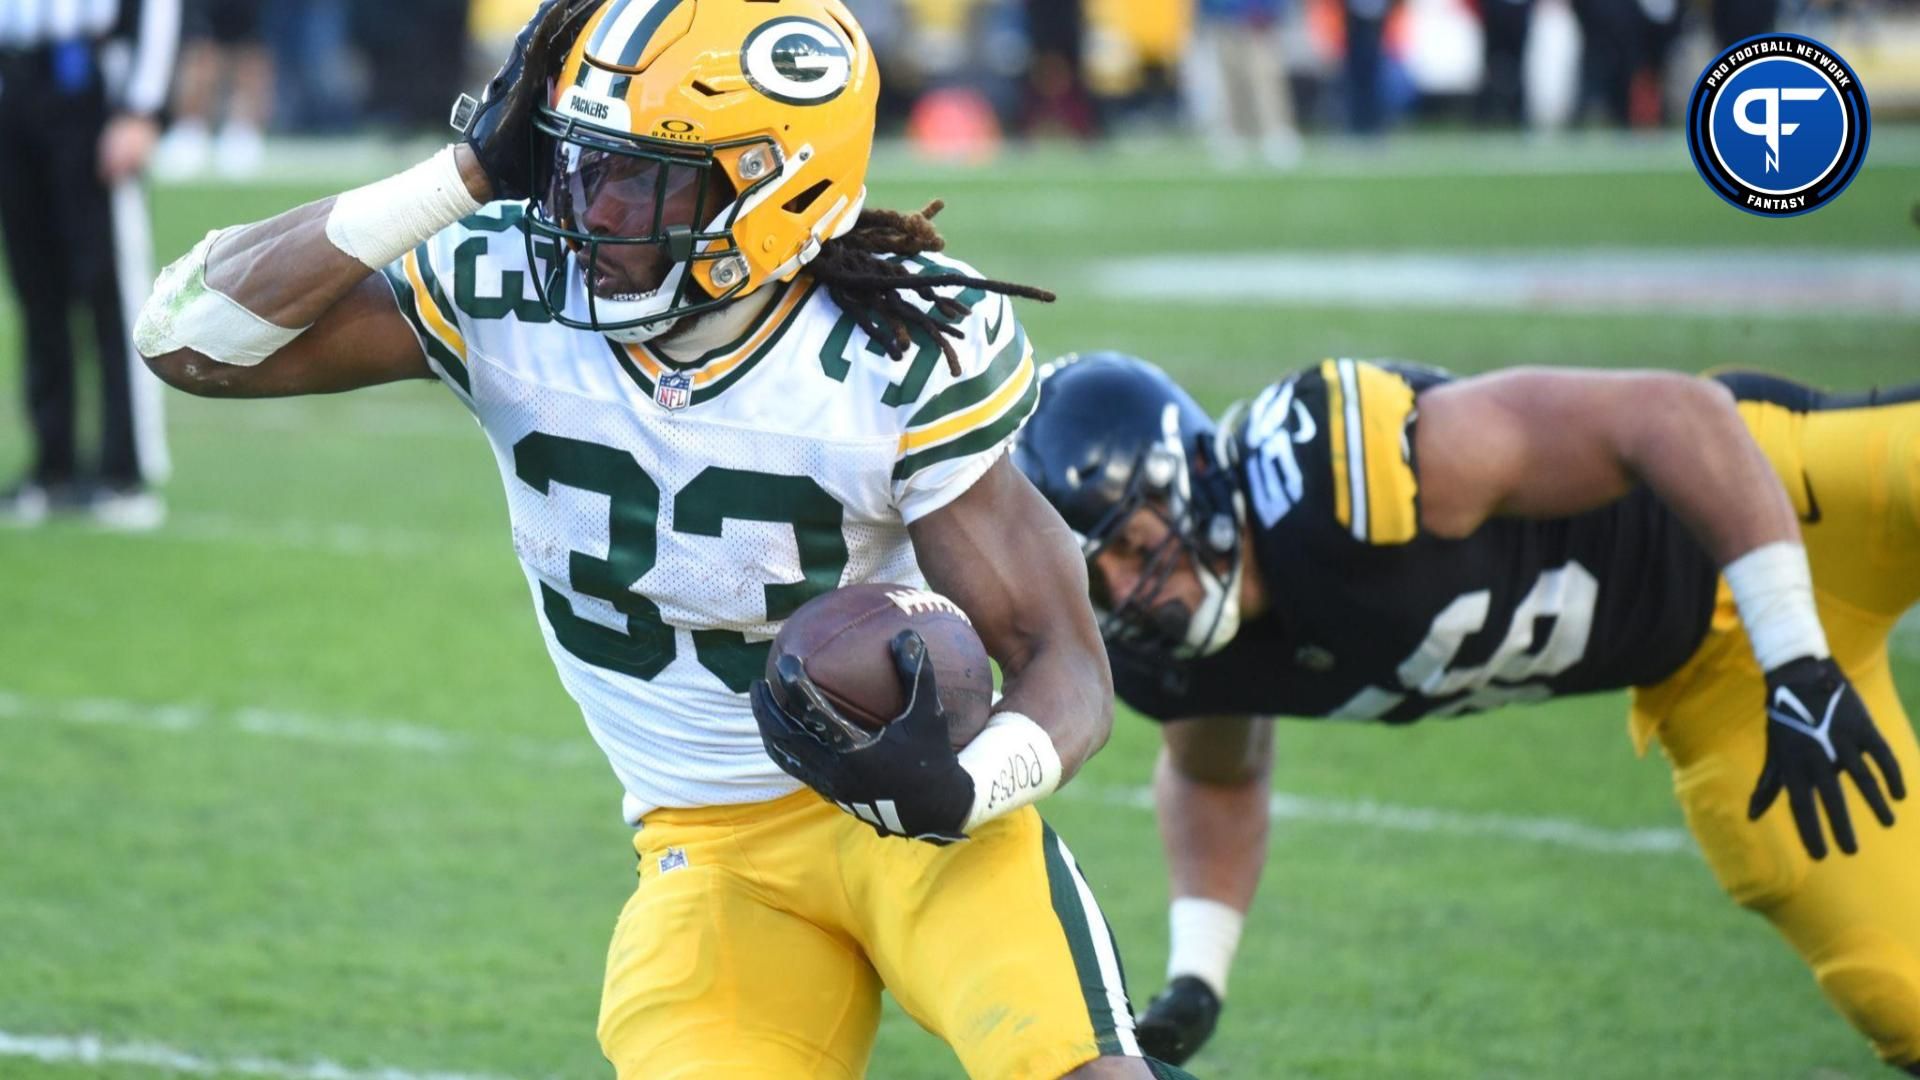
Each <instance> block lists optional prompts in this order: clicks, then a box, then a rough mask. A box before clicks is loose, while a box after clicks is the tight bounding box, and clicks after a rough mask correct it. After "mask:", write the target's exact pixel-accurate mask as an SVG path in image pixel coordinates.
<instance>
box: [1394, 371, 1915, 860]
mask: <svg viewBox="0 0 1920 1080" xmlns="http://www.w3.org/2000/svg"><path fill="white" fill-rule="evenodd" d="M1418 406H1419V422H1418V424H1417V425H1416V426H1415V429H1414V456H1415V461H1416V466H1417V468H1418V470H1419V477H1418V479H1419V484H1420V523H1421V525H1422V527H1423V528H1425V529H1426V530H1427V531H1429V532H1432V533H1435V534H1437V535H1440V536H1448V537H1462V536H1466V535H1467V534H1469V533H1471V532H1473V531H1474V530H1475V529H1477V528H1479V527H1480V525H1481V524H1482V523H1484V522H1485V521H1486V520H1487V519H1489V518H1491V517H1495V516H1501V515H1509V516H1518V517H1560V516H1564V515H1569V514H1576V513H1580V512H1582V511H1585V510H1590V509H1593V508H1595V507H1599V506H1602V505H1604V504H1606V503H1608V502H1611V501H1613V500H1614V499H1617V498H1620V497H1621V496H1623V495H1625V494H1627V492H1628V491H1630V490H1632V488H1633V487H1634V486H1635V485H1637V484H1645V485H1646V486H1647V487H1648V488H1650V489H1652V490H1653V492H1654V493H1655V494H1656V495H1658V496H1659V497H1660V499H1661V500H1662V501H1663V502H1664V503H1666V505H1667V506H1668V507H1670V508H1671V509H1672V510H1673V511H1674V513H1676V514H1677V515H1679V517H1680V519H1681V520H1682V521H1683V522H1685V523H1686V525H1687V527H1688V529H1689V530H1690V531H1691V532H1692V533H1693V535H1694V536H1695V537H1696V538H1697V539H1698V540H1699V541H1700V544H1701V545H1702V546H1703V547H1704V548H1705V549H1706V550H1707V552H1708V554H1710V555H1711V556H1712V557H1713V559H1714V560H1715V561H1716V562H1717V563H1718V564H1719V565H1720V567H1721V569H1722V573H1723V574H1724V575H1725V576H1726V580H1727V584H1728V586H1729V588H1730V589H1731V590H1732V592H1733V596H1734V599H1735V601H1737V602H1738V604H1739V606H1740V618H1741V622H1742V623H1743V624H1744V625H1745V627H1746V630H1747V635H1748V637H1749V638H1750V639H1751V640H1752V644H1753V651H1754V655H1755V657H1756V658H1757V659H1758V660H1759V662H1760V667H1761V670H1763V671H1765V672H1766V675H1767V700H1766V702H1765V708H1766V716H1767V719H1768V723H1767V725H1766V727H1767V758H1766V765H1765V768H1764V770H1763V771H1762V773H1761V775H1760V780H1759V783H1758V785H1756V787H1755V788H1754V793H1753V799H1752V801H1751V804H1750V805H1749V807H1748V815H1749V816H1750V817H1752V818H1756V819H1757V818H1759V817H1760V816H1761V815H1762V814H1764V813H1765V812H1766V811H1767V809H1768V808H1769V807H1771V806H1772V805H1773V803H1774V802H1775V801H1776V800H1777V799H1778V798H1779V796H1780V795H1781V794H1782V793H1783V792H1784V793H1785V794H1786V796H1787V802H1788V805H1789V806H1790V807H1791V808H1792V811H1793V817H1794V822H1795V825H1796V826H1797V827H1798V829H1799V831H1800V838H1801V842H1802V843H1803V844H1804V845H1805V846H1806V849H1807V853H1808V854H1809V855H1811V856H1812V857H1814V858H1816V859H1819V858H1824V857H1825V856H1826V853H1827V843H1826V837H1825V833H1824V831H1823V828H1822V823H1821V811H1822V810H1824V811H1825V815H1826V818H1827V824H1828V825H1829V826H1830V827H1831V829H1832V832H1833V838H1834V841H1835V843H1837V844H1838V845H1839V847H1840V849H1841V850H1842V851H1844V852H1846V853H1848V854H1852V853H1853V852H1854V851H1855V850H1857V844H1856V842H1855V839H1854V833H1853V824H1852V820H1851V817H1850V815H1849V812H1848V810H1847V805H1846V799H1845V796H1844V793H1843V791H1842V789H1841V781H1840V777H1841V776H1842V775H1843V774H1844V775H1846V776H1849V777H1851V778H1852V779H1853V781H1854V784H1855V785H1856V786H1857V787H1858V788H1859V790H1860V794H1861V797H1862V798H1863V799H1864V800H1865V802H1866V803H1867V805H1868V807H1869V808H1870V809H1871V810H1872V811H1873V814H1874V816H1875V817H1876V818H1877V819H1879V821H1880V823H1881V824H1882V825H1892V824H1893V810H1892V808H1891V806H1890V805H1889V803H1888V799H1887V796H1889V795H1890V796H1891V797H1892V798H1893V799H1896V800H1897V799H1901V798H1904V797H1905V794H1906V788H1905V784H1904V781H1903V778H1902V777H1901V775H1900V768H1899V765H1898V763H1897V762H1896V761H1895V760H1894V757H1893V753H1892V751H1891V750H1890V749H1888V747H1887V744H1886V741H1885V740H1884V739H1882V738H1881V736H1880V733H1879V731H1878V730H1877V729H1876V728H1875V727H1874V723H1873V718H1872V717H1871V716H1869V715H1868V713H1867V710H1866V707H1865V705H1864V704H1862V703H1861V701H1860V698H1859V695H1857V694H1856V693H1854V691H1853V687H1852V686H1851V685H1850V684H1849V683H1848V682H1847V678H1846V676H1845V674H1844V673H1842V672H1841V671H1840V669H1839V667H1838V665H1836V664H1835V663H1834V662H1833V659H1832V654H1831V652H1830V651H1829V650H1828V647H1827V639H1826V633H1825V631H1824V630H1823V629H1822V628H1821V625H1820V618H1819V613H1818V610H1817V609H1816V607H1815V604H1814V595H1813V576H1812V573H1811V571H1810V570H1809V567H1808V564H1807V554H1806V549H1805V547H1804V546H1803V545H1802V544H1801V540H1800V526H1799V522H1798V520H1797V519H1796V517H1795V516H1794V511H1793V504H1792V502H1791V501H1790V500H1789V499H1788V498H1787V494H1786V491H1785V489H1783V488H1782V487H1781V486H1780V481H1779V479H1778V478H1777V476H1776V475H1775V473H1774V471H1773V466H1772V465H1771V464H1769V463H1768V461H1767V458H1766V455H1765V454H1764V453H1763V452H1762V451H1761V449H1760V447H1759V446H1758V445H1757V444H1756V443H1755V442H1754V441H1753V439H1752V437H1751V436H1750V435H1749V434H1748V432H1747V428H1746V424H1745V423H1744V422H1743V421H1742V420H1741V419H1740V415H1739V413H1738V411H1737V410H1736V409H1735V407H1734V401H1733V396H1732V395H1731V394H1730V393H1728V392H1727V390H1726V389H1725V388H1724V387H1722V386H1720V385H1719V384H1717V383H1713V382H1709V381H1707V380H1704V379H1696V378H1690V377H1687V376H1682V375H1674V374H1668V373H1664V372H1618V373H1614V372H1591V371H1564V370H1557V371H1549V370H1535V369H1520V370H1516V371H1509V372H1503V373H1500V374H1496V375H1486V376H1481V377H1479V378H1473V379H1465V380H1462V381H1460V382H1457V383H1449V384H1446V385H1443V386H1438V387H1434V388H1432V389H1430V390H1428V391H1426V392H1425V393H1423V394H1421V395H1420V397H1419V400H1418ZM1869 762H1871V763H1872V766H1873V768H1870V767H1869ZM1874 768H1877V769H1878V770H1879V773H1880V777H1876V776H1875V775H1874ZM1882 778H1884V781H1885V785H1886V788H1885V792H1884V793H1883V792H1882V788H1881V779H1882Z"/></svg>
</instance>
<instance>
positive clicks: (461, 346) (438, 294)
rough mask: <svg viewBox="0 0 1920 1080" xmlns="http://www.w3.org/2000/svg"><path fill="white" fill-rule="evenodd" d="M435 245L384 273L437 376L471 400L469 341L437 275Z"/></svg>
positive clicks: (411, 254)
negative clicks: (435, 269) (468, 359)
mask: <svg viewBox="0 0 1920 1080" xmlns="http://www.w3.org/2000/svg"><path fill="white" fill-rule="evenodd" d="M432 243H433V241H432V240H427V241H426V242H425V243H422V244H421V245H420V246H419V247H416V248H414V249H413V250H412V251H409V252H407V253H406V254H405V255H402V256H401V257H400V258H398V259H396V260H394V261H393V262H392V263H389V264H388V265H387V266H386V268H385V269H384V270H383V271H382V273H383V274H384V275H385V277H386V279H387V284H388V285H390V286H392V288H393V296H394V299H395V300H396V301H398V302H399V305H400V313H401V314H402V315H404V316H406V319H407V322H408V324H409V325H411V326H412V327H413V332H414V335H415V336H416V337H418V338H419V339H420V347H421V348H422V349H423V350H425V352H426V354H427V362H428V364H430V365H431V366H432V367H433V369H434V372H435V374H437V375H439V376H440V378H441V381H443V382H446V383H449V384H451V385H453V386H454V387H456V388H458V389H459V391H460V393H461V395H462V396H467V397H470V396H471V395H472V393H473V384H472V377H471V376H470V375H469V374H468V372H467V338H466V335H465V334H464V333H462V332H461V329H460V319H459V316H458V314H457V313H456V312H455V310H454V306H453V305H452V304H451V303H448V302H447V294H446V290H445V289H443V288H441V286H440V278H439V275H438V274H436V273H435V271H434V267H433V258H432V252H431V250H430V247H429V245H431V244H432Z"/></svg>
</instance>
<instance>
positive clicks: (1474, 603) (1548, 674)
mask: <svg viewBox="0 0 1920 1080" xmlns="http://www.w3.org/2000/svg"><path fill="white" fill-rule="evenodd" d="M1599 598H1600V583H1599V581H1598V580H1597V579H1595V578H1594V576H1593V574H1592V573H1591V572H1590V571H1589V570H1588V569H1587V568H1586V567H1584V566H1581V565H1580V564H1579V563H1577V562H1570V563H1568V564H1566V565H1565V566H1562V567H1559V568H1558V569H1554V570H1547V571H1545V572H1543V573H1541V575H1540V577H1539V578H1538V579H1537V580H1535V581H1534V583H1533V588H1531V589H1529V590H1528V591H1527V595H1526V596H1524V597H1522V598H1521V600H1520V603H1518V604H1517V605H1515V606H1514V609H1513V614H1512V615H1511V616H1509V617H1508V619H1507V633H1506V636H1505V637H1504V638H1502V639H1501V641H1500V644H1499V646H1498V647H1497V648H1496V649H1494V652H1493V655H1492V656H1491V657H1489V658H1488V660H1487V662H1486V663H1484V664H1475V665H1472V666H1469V667H1454V666H1453V662H1454V659H1455V658H1456V657H1458V656H1459V655H1460V646H1461V645H1463V644H1465V642H1466V640H1467V638H1469V637H1471V636H1472V635H1474V634H1477V633H1479V632H1480V631H1482V630H1484V629H1485V628H1486V625H1487V618H1488V616H1489V615H1490V614H1491V610H1492V606H1493V594H1492V593H1491V592H1490V591H1488V590H1486V589H1478V590H1475V591H1473V592H1470V593H1465V594H1463V595H1461V596H1458V597H1455V598H1454V600H1453V602H1452V603H1450V604H1448V605H1447V606H1446V607H1445V608H1442V609H1441V611H1440V614H1438V615H1436V616H1434V619H1433V624H1432V625H1431V626H1430V627H1429V628H1428V630H1427V637H1426V640H1424V641H1422V642H1421V643H1420V646H1419V648H1417V649H1415V650H1413V654H1412V655H1411V656H1408V657H1407V658H1406V659H1405V660H1403V661H1401V663H1400V667H1399V670H1398V671H1397V673H1396V674H1398V676H1399V680H1400V685H1399V686H1397V687H1393V688H1385V687H1377V686H1370V687H1368V688H1366V689H1365V690H1362V691H1360V692H1359V693H1358V694H1355V695H1354V696H1353V698H1352V699H1351V700H1350V701H1348V702H1347V703H1346V704H1345V705H1342V706H1340V707H1339V708H1338V709H1336V710H1334V715H1336V716H1341V717H1346V718H1349V719H1354V720H1374V719H1378V718H1380V717H1382V716H1385V715H1386V714H1387V713H1389V712H1392V711H1393V710H1394V709H1395V708H1397V707H1398V706H1399V705H1400V704H1401V703H1402V702H1404V701H1406V700H1408V699H1409V698H1419V699H1423V700H1425V701H1428V702H1432V703H1433V707H1432V708H1431V709H1430V710H1428V711H1427V713H1426V715H1434V716H1451V715H1457V714H1459V713H1469V712H1480V711H1482V710H1486V709H1496V708H1499V707H1500V706H1502V705H1509V704H1513V703H1516V702H1523V701H1540V700H1543V699H1544V698H1546V697H1547V696H1548V695H1549V694H1550V693H1551V691H1550V690H1549V689H1548V688H1547V686H1546V685H1545V684H1543V683H1541V682H1537V681H1532V680H1539V679H1548V678H1552V677H1553V676H1555V675H1558V674H1560V673H1561V672H1564V671H1566V670H1567V669H1568V668H1571V667H1572V666H1574V665H1575V664H1577V663H1579V662H1580V658H1581V657H1583V656H1585V655H1586V654H1587V640H1588V638H1589V637H1590V636H1591V634H1592V632H1593V609H1594V604H1595V603H1596V601H1598V600H1599ZM1543 628H1545V629H1546V633H1545V635H1544V638H1542V636H1541V630H1542V629H1543ZM1536 639H1539V640H1536Z"/></svg>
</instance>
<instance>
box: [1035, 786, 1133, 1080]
mask: <svg viewBox="0 0 1920 1080" xmlns="http://www.w3.org/2000/svg"><path fill="white" fill-rule="evenodd" d="M1040 835H1041V843H1042V844H1043V845H1044V846H1045V848H1046V853H1047V888H1048V890H1049V891H1050V892H1051V893H1052V896H1053V913H1054V915H1056V916H1058V917H1059V919H1060V929H1061V930H1063V931H1065V933H1066V935H1067V947H1068V949H1069V950H1071V951H1072V953H1073V969H1074V973H1075V974H1076V975H1078V976H1079V979H1080V996H1081V998H1082V1000H1083V1002H1084V1003H1085V1005H1086V1007H1087V1022H1088V1023H1090V1024H1092V1025H1093V1034H1094V1038H1095V1039H1096V1041H1097V1042H1098V1043H1099V1046H1100V1053H1101V1055H1102V1056H1103V1057H1104V1056H1112V1055H1118V1054H1120V1053H1121V1052H1122V1051H1121V1049H1120V1036H1119V1033H1118V1032H1117V1031H1116V1030H1115V1029H1114V1022H1113V1006H1112V1005H1111V1004H1110V1003H1109V999H1108V995H1107V984H1106V980H1104V979H1103V978H1101V976H1100V957H1099V954H1098V953H1096V952H1095V951H1094V947H1093V934H1094V930H1093V927H1092V926H1091V925H1090V924H1089V923H1088V920H1087V907H1086V904H1084V903H1083V902H1082V901H1081V899H1080V887H1079V885H1078V884H1077V883H1076V882H1075V880H1074V876H1073V870H1072V869H1071V868H1069V867H1068V866H1067V861H1066V859H1065V857H1063V856H1062V855H1061V854H1060V837H1059V836H1058V835H1057V834H1056V833H1055V832H1054V831H1053V827H1052V826H1051V825H1045V824H1043V825H1042V826H1041V834H1040Z"/></svg>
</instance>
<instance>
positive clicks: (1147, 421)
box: [1013, 352, 1246, 660]
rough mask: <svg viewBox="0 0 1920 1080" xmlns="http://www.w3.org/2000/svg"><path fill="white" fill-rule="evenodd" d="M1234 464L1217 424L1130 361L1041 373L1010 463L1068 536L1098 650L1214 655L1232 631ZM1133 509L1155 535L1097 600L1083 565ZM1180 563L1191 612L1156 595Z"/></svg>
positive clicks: (1239, 501)
mask: <svg viewBox="0 0 1920 1080" xmlns="http://www.w3.org/2000/svg"><path fill="white" fill-rule="evenodd" d="M1227 427H1228V429H1229V430H1230V429H1231V425H1227ZM1236 460H1237V453H1236V451H1235V450H1234V443H1233V439H1232V438H1231V436H1230V435H1229V434H1224V433H1223V431H1222V427H1221V425H1216V424H1215V423H1214V421H1213V418H1212V417H1210V416H1208V415H1207V413H1206V411H1205V410H1204V409H1202V408H1201V407H1200V404H1199V403H1198V402H1196V401H1194V400H1193V397H1192V395H1190V394H1188V393H1187V392H1186V390H1184V389H1182V388H1181V386H1180V384H1179V383H1176V382H1174V381H1173V379H1171V378H1169V377H1168V376H1167V374H1166V372H1163V371H1161V370H1160V369H1159V368H1157V367H1155V366H1153V365H1152V364H1150V363H1148V362H1147V361H1145V360H1142V359H1140V358H1139V357H1136V356H1127V355H1124V354H1122V353H1114V352H1100V353H1089V354H1087V355H1085V356H1078V355H1070V356H1066V357H1062V358H1061V359H1059V360H1056V361H1054V362H1053V363H1051V364H1048V365H1046V367H1045V368H1043V369H1042V371H1041V383H1040V402H1039V404H1038V405H1037V406H1035V408H1034V411H1033V415H1032V416H1031V417H1029V418H1028V420H1027V423H1026V426H1025V427H1023V428H1021V430H1020V434H1019V436H1018V441H1017V442H1016V443H1015V445H1014V451H1013V461H1014V464H1015V465H1016V466H1017V467H1018V468H1019V469H1020V471H1021V472H1023V473H1025V474H1026V476H1027V479H1028V480H1030V481H1032V482H1033V486H1034V487H1036V488H1038V489H1039V490H1040V494H1041V495H1042V496H1043V497H1044V498H1045V499H1046V500H1047V501H1048V502H1049V503H1051V504H1053V508H1054V509H1055V510H1057V511H1059V513H1060V516H1061V517H1062V518H1063V519H1065V521H1066V523H1067V526H1068V527H1069V528H1071V529H1072V530H1073V531H1074V533H1075V535H1076V536H1078V537H1079V539H1080V545H1081V550H1082V552H1083V554H1084V555H1085V556H1086V558H1087V562H1088V564H1089V565H1088V570H1089V574H1088V578H1089V582H1088V583H1089V586H1090V587H1091V588H1092V589H1093V596H1092V599H1093V602H1094V608H1095V609H1096V611H1098V612H1099V614H1100V624H1101V625H1100V632H1101V636H1102V637H1104V638H1105V639H1106V640H1107V641H1108V643H1109V644H1112V645H1120V646H1125V647H1128V648H1130V649H1132V650H1133V651H1135V652H1139V653H1145V654H1154V655H1156V657H1157V658H1158V659H1162V660H1186V659H1191V658H1193V657H1196V656H1205V655H1208V654H1210V653H1214V652H1218V651H1219V650H1220V649H1222V648H1224V647H1225V646H1226V645H1227V644H1228V642H1230V641H1231V640H1232V639H1233V637H1234V635H1235V634H1236V633H1237V632H1238V630H1239V628H1240V579H1241V574H1242V571H1243V569H1244V560H1245V553H1244V552H1243V551H1242V545H1241V526H1242V524H1243V523H1244V521H1245V520H1246V509H1245V500H1244V498H1242V496H1241V495H1240V493H1239V487H1238V486H1237V485H1236V484H1235V483H1234V480H1233V473H1234V466H1235V463H1236ZM1140 510H1146V511H1148V512H1151V513H1153V514H1156V515H1158V516H1159V517H1160V518H1161V520H1162V521H1164V522H1165V523H1166V525H1167V535H1166V539H1165V541H1164V542H1162V543H1161V544H1160V545H1159V546H1158V547H1157V548H1155V549H1154V550H1152V551H1150V552H1147V553H1145V556H1144V558H1143V560H1142V564H1143V572H1142V573H1141V574H1140V576H1139V578H1138V579H1137V581H1136V582H1135V585H1134V588H1133V589H1132V591H1131V592H1130V593H1128V594H1127V595H1125V596H1110V595H1107V593H1106V587H1105V580H1104V578H1103V577H1102V575H1101V574H1100V573H1099V572H1098V570H1097V569H1096V568H1095V567H1094V566H1093V565H1092V564H1093V561H1094V559H1095V558H1097V557H1098V556H1099V554H1100V552H1101V551H1102V550H1104V549H1105V548H1106V547H1107V545H1108V544H1109V543H1111V542H1112V541H1113V539H1114V537H1115V536H1116V535H1118V534H1119V533H1120V531H1121V529H1122V527H1123V526H1124V525H1125V524H1126V522H1127V520H1128V519H1129V518H1131V517H1132V516H1133V514H1134V513H1135V512H1136V511H1140ZM1182 565H1189V566H1191V567H1192V568H1193V570H1194V572H1195V574H1196V575H1197V576H1198V578H1199V582H1200V587H1201V592H1202V600H1201V603H1200V606H1199V607H1198V608H1197V609H1189V608H1187V607H1186V606H1185V605H1182V604H1165V603H1162V602H1160V601H1159V600H1158V599H1157V594H1158V593H1159V591H1160V587H1161V585H1163V584H1164V583H1165V582H1166V581H1167V579H1168V578H1169V577H1170V576H1172V574H1173V573H1174V572H1175V571H1176V570H1178V569H1179V568H1180V567H1181V566H1182Z"/></svg>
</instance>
